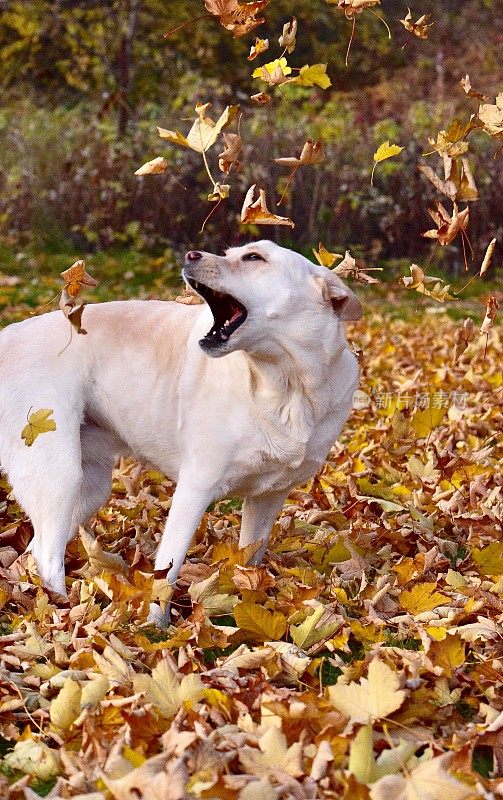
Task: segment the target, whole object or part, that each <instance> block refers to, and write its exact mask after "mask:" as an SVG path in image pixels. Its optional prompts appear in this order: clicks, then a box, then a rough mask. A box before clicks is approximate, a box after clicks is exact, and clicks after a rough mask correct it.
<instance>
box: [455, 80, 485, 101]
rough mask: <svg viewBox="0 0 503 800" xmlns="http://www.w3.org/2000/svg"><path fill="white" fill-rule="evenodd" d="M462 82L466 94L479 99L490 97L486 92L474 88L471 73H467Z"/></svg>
mask: <svg viewBox="0 0 503 800" xmlns="http://www.w3.org/2000/svg"><path fill="white" fill-rule="evenodd" d="M460 84H461V86H462V87H463V91H464V92H465V94H467V95H468V97H475V98H476V99H477V100H488V99H489V98H488V96H487V95H486V94H481V93H480V92H476V91H475V90H474V89H472V84H471V81H470V76H469V75H465V77H464V78H461V80H460Z"/></svg>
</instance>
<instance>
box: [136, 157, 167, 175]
mask: <svg viewBox="0 0 503 800" xmlns="http://www.w3.org/2000/svg"><path fill="white" fill-rule="evenodd" d="M167 168H168V162H167V161H166V159H165V158H162V156H159V158H153V159H152V161H147V163H146V164H143V165H142V166H141V167H140V168H139V169H137V170H136V172H135V175H159V173H161V172H166V170H167Z"/></svg>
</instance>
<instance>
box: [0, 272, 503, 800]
mask: <svg viewBox="0 0 503 800" xmlns="http://www.w3.org/2000/svg"><path fill="white" fill-rule="evenodd" d="M94 272H95V273H96V270H95V271H94ZM124 280H125V281H126V282H127V278H125V279H124ZM37 287H38V289H37V291H39V290H40V281H37ZM52 289H53V287H52V285H51V284H50V282H49V283H48V285H46V286H45V289H44V291H46V293H47V295H48V297H47V299H49V296H50V294H51V291H52ZM138 290H139V288H138V286H137V285H136V284H135V287H134V289H133V291H132V293H134V292H137V291H138ZM30 291H31V289H30V287H29V286H25V285H23V286H20V285H19V284H15V283H14V284H12V283H11V285H8V284H7V283H5V282H4V286H3V287H0V292H4V302H6V303H9V307H8V308H7V307H6V308H4V311H0V315H1V316H0V324H1V325H3V324H6V323H7V322H8V321H10V320H12V319H14V318H21V317H24V316H27V315H28V310H27V307H26V305H25V304H26V303H28V304H30V303H32V300H33V298H31V295H30ZM23 293H24V294H23ZM121 294H122V296H125V295H126V294H128V291H127V289H125V287H124V282H122V285H121ZM44 297H45V295H44ZM5 298H6V299H5ZM39 301H40V296H38V298H37V302H39ZM16 304H17V305H16ZM374 307H375V305H374ZM369 309H370V310H369V313H368V314H367V317H366V319H365V320H364V321H363V322H362V323H361V324H359V325H358V326H354V327H352V328H351V330H350V338H351V340H352V342H353V343H354V345H355V346H356V347H358V348H360V349H361V351H362V368H363V375H362V383H361V389H362V391H363V392H365V393H366V395H364V394H362V395H361V396H360V403H359V405H360V406H361V407H360V408H358V409H355V410H354V411H353V413H352V415H351V418H350V420H349V422H348V424H347V425H346V427H345V429H344V431H343V435H342V437H341V441H340V442H339V443H337V444H336V445H335V446H334V448H333V450H332V452H331V454H330V457H329V459H328V461H327V463H326V465H325V467H324V469H323V470H322V471H321V473H320V474H319V475H317V476H316V478H315V479H314V480H313V481H312V483H310V484H309V485H307V486H304V487H301V488H299V489H297V490H296V491H294V492H292V494H291V495H290V498H289V500H288V502H287V503H286V504H285V506H284V508H283V511H282V514H281V516H280V518H279V520H278V522H277V524H276V525H275V528H274V531H273V536H272V541H271V546H270V549H269V552H268V553H267V555H266V557H265V560H264V563H263V565H262V566H261V567H252V568H250V567H246V566H245V562H246V558H247V555H248V554H247V553H246V552H243V551H241V552H240V551H239V550H238V548H237V537H238V530H239V522H240V503H239V501H238V500H237V499H227V500H225V501H222V502H220V503H218V504H216V505H215V506H214V507H211V508H210V509H208V511H207V513H206V515H205V517H204V519H203V521H202V523H201V525H200V527H199V530H198V533H197V536H196V539H195V541H194V543H193V545H192V548H191V550H190V552H189V558H188V561H187V562H186V564H185V566H184V568H183V570H182V573H181V578H180V580H179V582H178V585H177V587H176V590H175V593H174V596H173V601H172V608H173V613H172V621H173V624H172V626H171V627H170V628H169V629H168V630H167V631H166V632H164V633H163V632H161V631H159V630H157V629H155V628H154V627H152V626H149V625H147V624H146V617H147V613H148V605H149V602H150V600H151V598H152V597H154V598H157V599H158V600H160V601H161V602H163V601H164V600H165V599H166V598H167V596H168V591H167V587H166V582H165V581H164V580H163V578H162V576H161V577H159V576H157V575H156V576H154V574H153V572H152V562H153V556H154V553H155V550H156V547H157V545H158V542H159V539H160V536H161V531H162V527H163V523H164V520H165V518H166V514H167V513H168V510H169V506H170V502H171V497H172V493H173V488H174V487H173V484H172V483H170V482H169V481H167V480H166V479H165V478H164V477H163V476H162V475H160V474H159V473H157V472H156V471H154V470H152V469H148V468H142V466H141V465H138V464H136V463H130V462H122V463H121V464H120V465H119V466H118V468H117V470H116V472H115V477H114V484H113V495H112V497H111V499H110V502H109V504H108V505H107V507H106V508H104V509H103V510H102V511H101V512H100V513H99V514H98V516H97V518H96V520H95V521H94V522H93V524H92V525H91V526H89V528H88V530H87V531H85V532H84V531H83V532H82V534H81V537H80V538H78V539H76V540H75V541H74V542H73V543H72V544H71V545H70V546H69V547H68V551H67V575H68V589H69V603H68V604H63V603H58V602H57V598H54V597H50V596H48V594H47V593H46V592H45V591H44V590H43V589H41V587H40V584H39V581H38V578H37V576H36V571H35V569H34V565H33V562H32V559H31V556H27V555H24V556H21V557H20V558H19V557H18V555H19V554H20V553H22V552H23V550H24V548H25V546H26V545H27V543H28V541H29V538H30V536H31V529H30V525H29V523H28V522H27V520H26V517H25V515H24V514H23V512H22V511H21V509H20V508H19V506H18V505H17V504H16V503H15V501H14V499H13V497H12V496H11V495H10V494H9V487H8V485H7V483H6V481H5V480H2V479H0V545H1V548H0V562H1V567H0V603H1V606H2V608H1V611H0V625H1V632H2V634H3V635H2V638H1V639H0V649H1V650H0V659H1V664H0V670H1V672H0V692H1V696H0V734H1V737H2V738H1V740H0V743H1V747H2V752H3V754H4V758H3V761H2V764H1V767H0V796H2V797H6V798H13V800H18V798H30V800H33V798H34V797H36V794H34V793H39V794H45V795H47V794H48V793H49V794H48V796H50V797H56V798H60V797H61V798H74V797H81V798H83V797H85V798H87V800H105V799H108V798H117V800H125V799H126V798H127V799H128V800H161V798H163V800H164V798H168V800H178V799H179V798H180V799H181V798H186V797H188V798H208V799H209V798H222V800H235V799H236V800H273V799H274V798H278V800H283V799H285V800H286V798H295V799H297V798H298V799H299V800H301V798H313V799H314V798H344V799H345V800H368V798H371V800H437V799H438V800H440V799H441V800H444V798H445V797H449V799H450V800H451V799H452V798H467V800H469V799H470V798H486V799H490V798H497V797H502V796H503V780H502V778H501V776H502V775H503V693H502V689H501V685H502V684H501V675H502V670H503V626H502V622H503V543H502V538H501V528H502V521H503V476H502V473H501V459H502V456H503V438H502V429H503V415H502V411H501V395H502V392H503V373H502V369H503V367H502V365H503V342H502V340H501V333H500V332H499V331H498V330H497V329H495V330H492V331H491V332H490V334H489V337H486V336H485V335H483V336H477V337H475V339H474V340H473V341H472V342H470V343H469V345H468V347H467V349H466V350H465V351H464V353H462V354H461V355H460V357H459V359H458V362H457V364H456V365H455V366H453V355H454V350H455V336H456V331H457V330H458V329H459V328H460V323H459V322H454V321H452V320H451V319H449V318H448V317H447V316H446V315H445V314H444V313H443V312H442V313H437V311H438V306H437V305H436V304H435V309H434V310H432V309H431V308H429V307H426V308H425V309H423V311H422V312H421V315H415V314H410V313H408V315H407V319H406V320H402V319H398V318H393V316H390V315H384V316H383V315H378V314H375V313H373V312H372V304H370V306H369ZM47 435H50V434H47Z"/></svg>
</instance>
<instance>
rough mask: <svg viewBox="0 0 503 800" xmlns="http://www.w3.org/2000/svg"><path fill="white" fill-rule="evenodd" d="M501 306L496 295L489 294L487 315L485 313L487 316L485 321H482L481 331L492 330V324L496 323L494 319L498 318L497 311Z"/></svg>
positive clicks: (487, 331)
mask: <svg viewBox="0 0 503 800" xmlns="http://www.w3.org/2000/svg"><path fill="white" fill-rule="evenodd" d="M499 307H500V305H499V303H498V301H497V299H496V297H495V296H494V295H493V294H491V295H489V297H488V299H487V304H486V315H485V317H484V319H483V322H482V325H481V328H480V332H481V333H489V331H490V330H491V328H492V326H493V325H494V321H495V319H496V312H497V311H498V308H499Z"/></svg>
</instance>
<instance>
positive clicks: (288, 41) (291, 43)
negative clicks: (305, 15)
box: [278, 17, 297, 53]
mask: <svg viewBox="0 0 503 800" xmlns="http://www.w3.org/2000/svg"><path fill="white" fill-rule="evenodd" d="M296 36H297V20H296V19H295V17H293V19H292V21H291V22H285V24H284V25H283V33H282V34H281V36H280V37H279V39H278V41H279V46H280V47H282V48H283V50H286V52H287V53H293V51H294V50H295V44H296V41H295V37H296Z"/></svg>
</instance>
